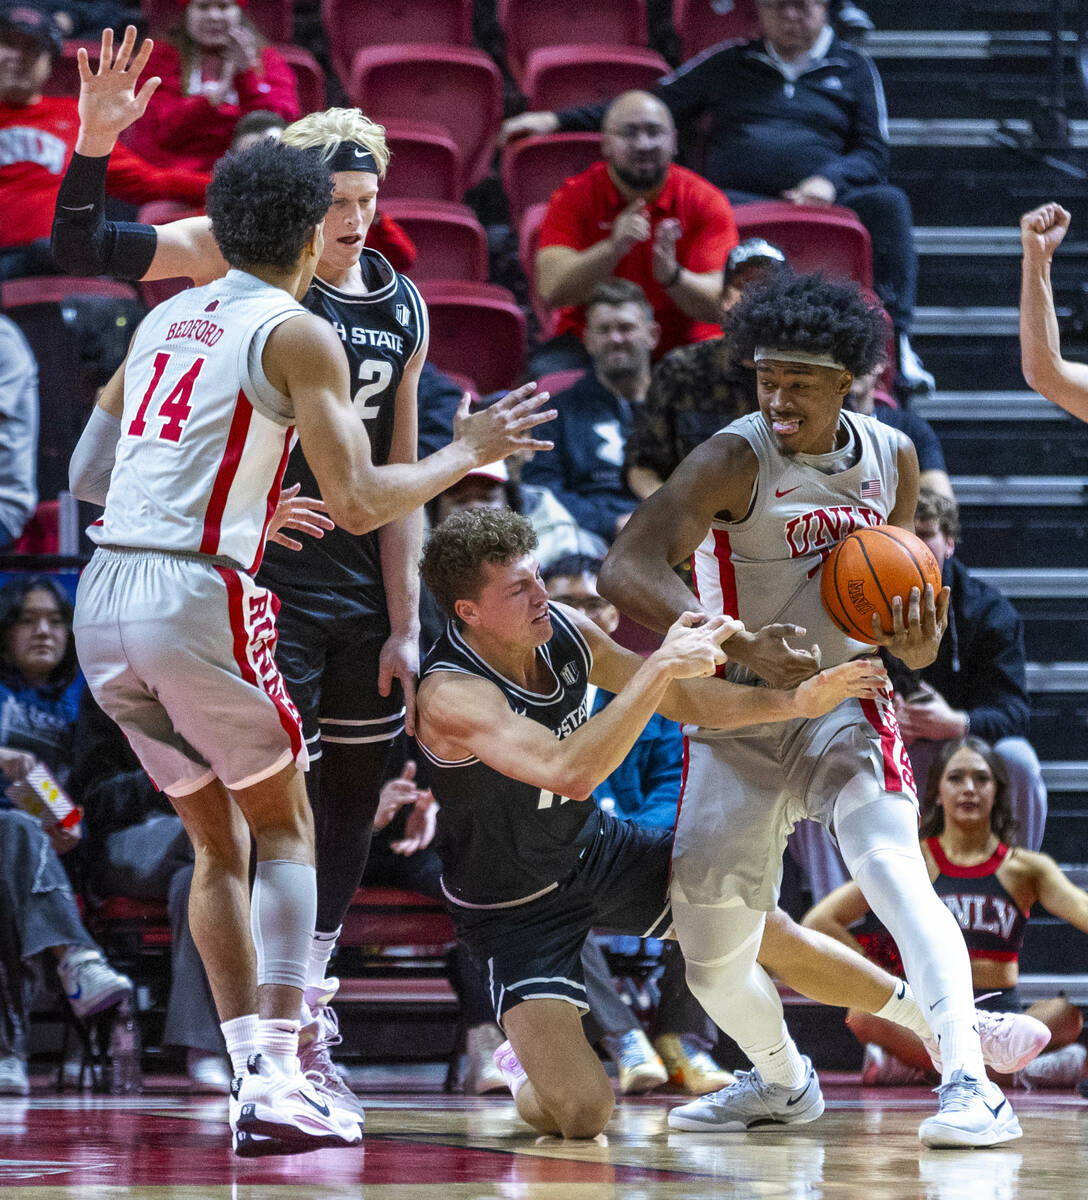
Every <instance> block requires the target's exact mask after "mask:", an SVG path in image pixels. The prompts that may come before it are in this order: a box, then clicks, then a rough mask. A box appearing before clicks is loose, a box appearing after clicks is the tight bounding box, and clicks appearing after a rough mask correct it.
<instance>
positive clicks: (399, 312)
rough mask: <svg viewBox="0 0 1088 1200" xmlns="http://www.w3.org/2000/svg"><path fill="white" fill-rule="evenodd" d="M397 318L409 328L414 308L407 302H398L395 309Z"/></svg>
mask: <svg viewBox="0 0 1088 1200" xmlns="http://www.w3.org/2000/svg"><path fill="white" fill-rule="evenodd" d="M393 312H394V315H395V316H396V318H397V320H398V321H399V322H400V323H401V324H402V325H403V326H405V328H407V326H408V322H409V321H410V320H411V319H412V310H411V309H410V308H409V307H408V305H407V304H398V305H397V307H396V308H395V309H394V310H393Z"/></svg>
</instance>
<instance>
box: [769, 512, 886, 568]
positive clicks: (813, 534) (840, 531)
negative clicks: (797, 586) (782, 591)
mask: <svg viewBox="0 0 1088 1200" xmlns="http://www.w3.org/2000/svg"><path fill="white" fill-rule="evenodd" d="M883 524H884V518H883V517H882V516H881V515H880V513H878V512H876V511H875V510H874V509H871V508H866V507H861V508H855V507H854V506H853V505H850V504H836V505H833V506H832V507H831V508H814V509H811V510H810V511H809V512H805V513H802V514H801V515H800V516H799V517H793V518H792V519H791V520H789V521H787V522H786V528H785V534H786V544H787V545H788V546H789V548H790V557H791V558H805V557H806V556H807V555H809V554H821V555H824V556H826V555H827V553H828V552H829V551H830V550H831V547H832V546H834V545H835V544H836V543H837V542H841V541H842V539H843V538H844V537H846V536H847V535H848V534H851V533H853V532H854V530H855V529H862V528H864V527H865V526H869V525H883Z"/></svg>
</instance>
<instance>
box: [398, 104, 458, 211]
mask: <svg viewBox="0 0 1088 1200" xmlns="http://www.w3.org/2000/svg"><path fill="white" fill-rule="evenodd" d="M385 140H386V142H387V143H388V145H389V155H390V158H389V171H388V173H387V174H386V177H385V178H384V179H383V180H382V193H381V194H382V201H383V202H384V201H385V200H387V199H411V200H460V199H461V197H462V196H463V195H464V192H465V183H464V177H465V167H464V163H463V162H462V161H461V151H460V150H459V149H458V147H457V143H456V142H455V141H454V140H453V138H451V137H450V135H449V134H448V133H447V132H446V130H445V129H444V128H443V126H441V125H437V124H435V123H434V122H433V121H402V120H390V121H386V122H385Z"/></svg>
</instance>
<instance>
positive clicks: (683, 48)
mask: <svg viewBox="0 0 1088 1200" xmlns="http://www.w3.org/2000/svg"><path fill="white" fill-rule="evenodd" d="M672 22H673V26H674V28H675V29H676V35H677V37H679V39H680V53H681V57H682V58H683V59H684V61H685V62H687V60H688V59H689V58H694V57H695V55H696V54H699V53H700V52H701V51H703V50H706V49H707V47H709V46H715V45H717V44H718V42H725V41H733V40H737V39H747V38H755V37H759V35H760V32H761V30H760V27H759V12H758V11H757V9H756V5H755V0H673V7H672Z"/></svg>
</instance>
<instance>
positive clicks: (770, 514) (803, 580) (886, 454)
mask: <svg viewBox="0 0 1088 1200" xmlns="http://www.w3.org/2000/svg"><path fill="white" fill-rule="evenodd" d="M839 420H840V426H841V425H842V424H845V426H846V429H847V431H848V432H849V435H850V437H851V438H852V439H853V441H854V449H855V453H854V456H853V466H851V467H848V468H847V469H846V470H844V471H839V472H836V473H835V474H831V475H826V474H824V473H823V472H822V471H820V470H818V469H817V468H816V467H814V466H811V465H810V464H808V463H806V462H804V461H802V460H801V459H799V458H797V457H795V456H792V455H787V454H783V453H781V451H780V450H779V449H778V446H777V444H776V443H775V439H774V435H773V434H772V432H771V429H770V426H769V425H768V423H767V420H766V418H765V417H764V416H763V414H762V413H759V412H754V413H749V414H748V415H747V416H744V417H740V418H739V419H738V420H736V421H733V422H732V424H730V425H727V426H726V427H725V428H724V429H722V430H719V432H718V434H715V437H717V436H720V435H721V434H723V433H733V434H736V435H737V436H738V437H742V438H744V440H745V441H746V442H748V444H749V445H750V446H751V447H752V450H753V451H754V452H755V455H756V459H757V461H758V464H759V469H758V474H757V476H756V483H755V490H754V493H753V496H752V501H751V507H750V508H749V510H748V512H747V514H746V515H745V516H744V518H743V519H742V520H740V521H719V520H715V521H712V522H711V526H710V530H709V532H708V533H707V535H706V537H705V538H704V539H703V541H702V543H701V544H700V546H699V547H698V549H697V550H696V551H695V562H694V577H695V591H696V595H697V596H698V597H699V599H700V600H701V601H702V603H703V604H704V606H705V607H706V608H707V609H709V610H711V611H720V612H723V613H725V614H726V615H727V616H731V617H739V618H740V620H742V621H743V622H744V624H745V625H746V626H747V628H749V629H752V630H755V629H759V628H761V627H762V626H763V625H772V624H776V623H778V622H789V623H791V624H794V625H801V626H803V627H804V628H805V629H806V630H807V634H806V637H805V642H806V644H811V643H812V642H818V643H819V646H820V649H821V651H822V652H823V665H824V666H825V667H833V666H837V665H838V664H839V663H843V662H847V661H848V660H849V659H851V658H857V657H858V655H860V654H865V653H871V652H872V649H873V647H872V646H871V645H870V644H868V643H865V642H859V641H855V640H854V639H853V638H849V637H847V636H846V635H845V634H844V633H843V632H842V631H841V630H840V629H839V628H838V626H837V625H836V624H835V623H834V622H833V621H832V620H831V618H830V617H829V616H828V615H827V613H826V612H825V611H824V606H823V604H822V602H821V600H820V568H821V567H822V566H823V563H824V560H825V559H826V558H827V556H828V554H829V553H830V551H831V549H832V547H833V546H834V545H835V543H836V542H839V541H841V540H842V539H843V538H844V537H846V536H847V534H849V533H853V532H854V530H855V529H861V528H863V527H865V526H872V525H883V524H885V523H886V522H887V519H888V514H889V513H890V512H891V510H892V509H893V508H894V507H895V493H896V488H897V486H898V482H899V468H898V465H897V461H896V454H897V452H898V448H899V440H898V435H897V434H896V432H895V430H893V429H890V428H889V427H888V426H886V425H883V424H881V423H880V422H879V421H878V420H877V419H876V417H867V416H862V415H860V414H858V413H852V412H848V411H846V410H845V409H844V410H843V412H842V415H841V417H840V418H839ZM729 677H730V678H737V679H738V681H740V680H741V679H742V678H743V676H741V675H738V674H736V669H735V668H732V669H730V671H729Z"/></svg>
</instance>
